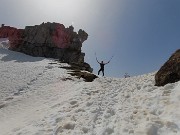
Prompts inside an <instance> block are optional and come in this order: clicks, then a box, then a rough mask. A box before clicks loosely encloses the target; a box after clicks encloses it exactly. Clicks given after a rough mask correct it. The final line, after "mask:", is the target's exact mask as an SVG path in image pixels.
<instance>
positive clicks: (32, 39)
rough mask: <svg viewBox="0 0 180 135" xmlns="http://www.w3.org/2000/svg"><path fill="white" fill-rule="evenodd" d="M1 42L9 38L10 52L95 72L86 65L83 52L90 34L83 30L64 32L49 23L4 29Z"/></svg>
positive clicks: (0, 30) (61, 26) (63, 28)
mask: <svg viewBox="0 0 180 135" xmlns="http://www.w3.org/2000/svg"><path fill="white" fill-rule="evenodd" d="M0 38H9V41H10V47H9V49H11V50H14V51H19V52H23V53H25V54H28V55H32V56H38V57H48V58H56V59H59V60H60V61H62V62H67V63H77V64H78V65H79V66H80V67H81V68H82V69H85V70H87V71H90V72H92V68H91V67H90V65H89V64H87V63H85V62H84V56H85V54H84V53H82V52H81V47H82V43H83V42H84V41H85V40H87V38H88V34H87V33H86V32H85V31H83V30H81V29H80V30H79V31H78V33H76V32H74V28H73V26H70V27H68V28H65V27H64V25H63V24H60V23H50V22H48V23H42V24H40V25H35V26H26V27H25V29H16V28H13V27H9V26H4V25H2V27H1V28H0Z"/></svg>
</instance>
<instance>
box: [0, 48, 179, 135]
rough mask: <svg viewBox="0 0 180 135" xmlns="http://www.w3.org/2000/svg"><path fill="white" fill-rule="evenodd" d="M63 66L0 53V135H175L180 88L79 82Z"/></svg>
mask: <svg viewBox="0 0 180 135" xmlns="http://www.w3.org/2000/svg"><path fill="white" fill-rule="evenodd" d="M62 66H67V64H64V63H57V62H55V61H54V60H53V59H45V58H40V57H31V56H27V55H25V54H21V53H18V52H13V51H10V50H7V49H5V48H4V47H3V48H2V47H0V76H1V77H0V135H180V82H176V83H173V84H167V85H166V86H164V87H156V86H154V75H155V72H154V73H149V74H145V75H140V76H136V77H130V78H109V77H99V78H98V79H95V81H93V82H84V81H83V79H76V78H75V77H72V76H70V75H69V74H67V72H68V71H67V70H66V69H62V68H59V67H62Z"/></svg>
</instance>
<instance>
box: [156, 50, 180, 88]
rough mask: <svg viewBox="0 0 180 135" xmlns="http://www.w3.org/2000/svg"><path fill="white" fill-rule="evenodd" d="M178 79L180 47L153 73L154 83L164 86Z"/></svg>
mask: <svg viewBox="0 0 180 135" xmlns="http://www.w3.org/2000/svg"><path fill="white" fill-rule="evenodd" d="M179 80H180V49H178V50H177V51H176V52H175V53H174V54H172V56H171V57H170V58H169V60H168V61H167V62H166V63H165V64H164V65H163V66H162V67H161V68H160V70H159V71H158V72H157V73H156V75H155V85H156V86H164V85H166V84H168V83H174V82H177V81H179Z"/></svg>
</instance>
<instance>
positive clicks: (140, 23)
mask: <svg viewBox="0 0 180 135" xmlns="http://www.w3.org/2000/svg"><path fill="white" fill-rule="evenodd" d="M0 2H1V4H0V23H5V24H6V25H11V26H14V27H18V28H24V27H25V26H26V25H36V24H41V23H42V22H59V23H63V24H64V25H65V26H66V27H68V26H70V25H72V24H73V26H74V27H75V30H76V31H77V30H78V29H80V28H82V29H83V30H85V31H86V32H87V33H88V34H89V38H88V40H87V41H85V42H84V43H83V47H82V50H83V52H85V53H86V56H85V61H86V62H88V63H89V64H90V65H91V66H92V67H93V68H94V73H97V71H98V69H99V65H98V64H97V63H96V60H95V56H94V53H95V52H96V54H97V56H98V59H99V60H100V61H101V60H104V61H108V60H109V59H110V57H111V56H112V55H114V57H113V59H112V61H111V62H110V63H109V64H108V65H106V67H105V75H106V76H111V77H112V76H113V77H123V75H124V74H125V73H126V72H127V73H129V74H130V75H131V76H134V75H139V74H144V73H149V72H154V71H157V70H158V69H159V68H160V67H161V66H162V65H163V63H164V62H165V61H166V60H167V59H168V58H169V57H170V55H171V54H172V53H173V52H174V51H175V50H177V49H179V48H180V0H0Z"/></svg>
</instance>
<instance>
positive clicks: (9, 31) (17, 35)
mask: <svg viewBox="0 0 180 135" xmlns="http://www.w3.org/2000/svg"><path fill="white" fill-rule="evenodd" d="M22 34H23V29H17V28H14V27H10V26H4V25H2V26H1V27H0V38H8V39H9V41H10V44H11V47H12V48H17V47H18V45H19V44H21V42H22Z"/></svg>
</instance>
